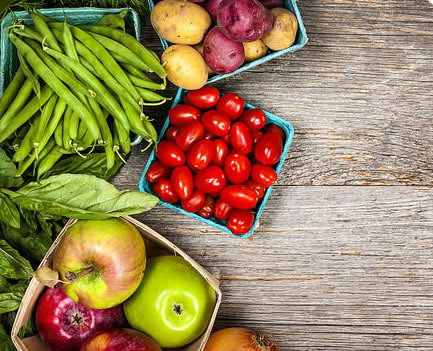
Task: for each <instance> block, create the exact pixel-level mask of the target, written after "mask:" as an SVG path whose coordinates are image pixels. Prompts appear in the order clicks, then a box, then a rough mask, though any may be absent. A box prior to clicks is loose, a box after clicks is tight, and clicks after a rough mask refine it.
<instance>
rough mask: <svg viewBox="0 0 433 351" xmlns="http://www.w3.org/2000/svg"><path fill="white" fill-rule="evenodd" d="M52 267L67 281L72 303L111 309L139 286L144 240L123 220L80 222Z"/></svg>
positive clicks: (63, 242)
mask: <svg viewBox="0 0 433 351" xmlns="http://www.w3.org/2000/svg"><path fill="white" fill-rule="evenodd" d="M101 201H104V200H103V199H101ZM53 266H54V269H55V270H56V271H58V272H59V275H60V278H61V280H63V281H67V282H68V283H67V284H63V285H62V288H63V290H64V291H65V292H66V294H67V295H68V296H69V297H70V298H71V299H72V300H74V301H75V302H78V303H81V304H82V305H84V306H86V307H89V308H98V309H105V308H110V307H113V306H116V305H119V304H121V303H122V302H123V301H125V300H126V299H127V298H128V297H130V296H131V295H132V294H133V293H134V291H135V290H136V289H137V288H138V286H139V285H140V282H141V279H142V278H143V273H144V269H145V267H146V250H145V247H144V241H143V238H142V236H141V234H140V233H139V231H138V230H137V228H136V227H135V226H134V225H133V224H132V223H130V222H128V221H126V220H124V219H122V218H112V219H105V220H79V221H78V222H76V223H75V224H74V225H73V226H71V227H70V228H69V229H68V230H67V232H66V233H65V234H64V236H63V238H62V240H61V241H60V243H59V245H58V246H57V248H56V251H55V253H54V259H53Z"/></svg>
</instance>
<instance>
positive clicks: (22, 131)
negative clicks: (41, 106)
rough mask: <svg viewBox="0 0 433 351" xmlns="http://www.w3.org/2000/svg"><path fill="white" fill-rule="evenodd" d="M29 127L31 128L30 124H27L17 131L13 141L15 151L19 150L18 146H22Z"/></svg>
mask: <svg viewBox="0 0 433 351" xmlns="http://www.w3.org/2000/svg"><path fill="white" fill-rule="evenodd" d="M29 129H30V125H28V124H25V125H24V126H23V127H22V128H20V129H19V130H18V132H17V133H15V138H14V140H13V141H12V147H13V148H14V150H15V151H17V150H18V148H19V147H20V144H21V142H22V141H23V139H24V137H25V136H26V134H27V132H28V131H29Z"/></svg>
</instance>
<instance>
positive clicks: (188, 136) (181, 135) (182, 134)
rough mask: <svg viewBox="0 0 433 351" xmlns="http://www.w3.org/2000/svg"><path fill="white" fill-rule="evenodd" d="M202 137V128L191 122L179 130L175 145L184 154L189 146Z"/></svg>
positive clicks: (198, 123) (201, 125) (200, 125)
mask: <svg viewBox="0 0 433 351" xmlns="http://www.w3.org/2000/svg"><path fill="white" fill-rule="evenodd" d="M203 136H204V127H203V124H201V123H200V122H191V123H188V124H184V125H183V126H182V127H180V128H179V132H178V133H177V136H176V145H177V146H178V147H179V149H181V150H182V151H184V152H187V151H188V150H189V149H190V148H191V146H192V145H193V144H194V143H195V142H196V141H198V140H200V139H202V138H203Z"/></svg>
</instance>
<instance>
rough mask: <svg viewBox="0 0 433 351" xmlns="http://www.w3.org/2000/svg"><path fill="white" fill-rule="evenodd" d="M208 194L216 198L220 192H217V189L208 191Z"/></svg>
mask: <svg viewBox="0 0 433 351" xmlns="http://www.w3.org/2000/svg"><path fill="white" fill-rule="evenodd" d="M209 195H210V196H213V197H215V198H217V197H219V196H220V193H219V191H216V192H213V193H210V194H209Z"/></svg>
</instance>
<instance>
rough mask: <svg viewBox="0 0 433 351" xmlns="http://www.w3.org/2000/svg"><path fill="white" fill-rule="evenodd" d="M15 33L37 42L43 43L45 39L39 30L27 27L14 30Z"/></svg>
mask: <svg viewBox="0 0 433 351" xmlns="http://www.w3.org/2000/svg"><path fill="white" fill-rule="evenodd" d="M13 32H14V33H15V34H18V35H19V36H21V37H25V38H29V39H34V40H36V41H39V42H40V43H42V41H43V40H44V37H43V36H42V35H41V34H40V33H39V32H38V31H37V30H35V29H34V28H31V27H28V26H25V25H22V26H20V27H18V28H14V30H13Z"/></svg>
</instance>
